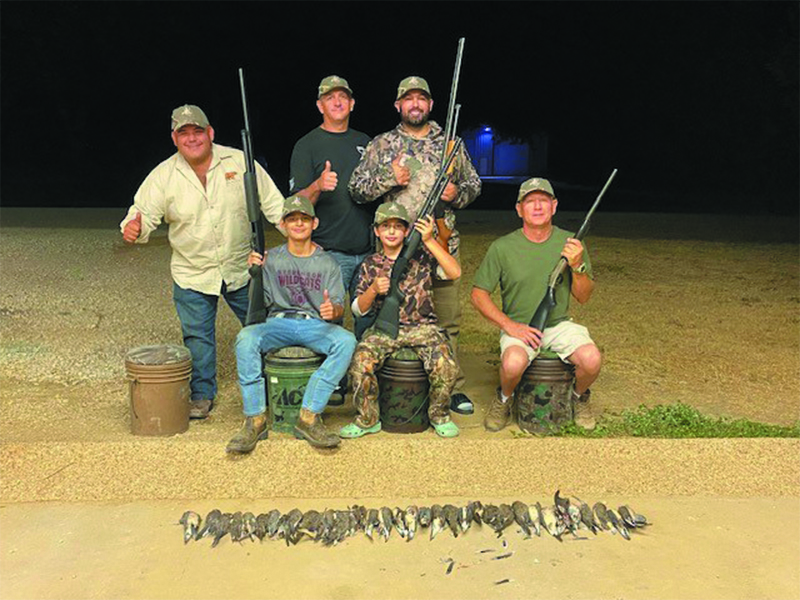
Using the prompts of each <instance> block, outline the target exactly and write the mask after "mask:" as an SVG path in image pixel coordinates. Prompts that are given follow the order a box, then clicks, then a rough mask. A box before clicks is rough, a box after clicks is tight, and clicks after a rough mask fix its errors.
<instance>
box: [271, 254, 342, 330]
mask: <svg viewBox="0 0 800 600" xmlns="http://www.w3.org/2000/svg"><path fill="white" fill-rule="evenodd" d="M325 290H328V294H329V295H330V297H331V302H333V303H334V304H338V305H340V306H341V305H342V304H343V303H344V284H343V283H342V271H341V269H340V268H339V265H338V264H337V263H336V261H335V260H334V259H333V258H332V257H331V255H330V254H328V253H326V252H325V251H324V250H323V249H322V248H320V247H319V246H317V245H315V246H314V253H313V254H312V255H311V256H294V255H293V254H291V253H290V252H289V249H288V248H287V246H286V244H284V245H283V246H278V247H277V248H270V249H269V251H268V252H267V260H265V261H264V302H265V304H266V305H267V306H268V307H269V314H268V315H267V317H272V316H274V315H275V313H278V312H284V311H297V312H303V313H306V314H307V315H310V316H312V317H314V318H315V319H321V318H322V317H321V316H320V314H319V307H320V305H321V304H322V302H323V300H324V292H325Z"/></svg>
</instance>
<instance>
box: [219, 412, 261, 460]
mask: <svg viewBox="0 0 800 600" xmlns="http://www.w3.org/2000/svg"><path fill="white" fill-rule="evenodd" d="M267 425H268V423H267V419H266V417H265V418H263V419H261V424H260V425H258V426H256V419H255V417H246V418H245V420H244V425H242V428H241V429H240V430H239V431H238V433H237V434H236V435H234V436H233V437H232V438H231V441H230V442H228V445H227V446H226V447H225V452H228V453H237V454H248V453H250V452H252V451H253V449H254V448H255V447H256V444H257V443H258V442H259V441H261V440H265V439H267V435H269V429H268V427H267Z"/></svg>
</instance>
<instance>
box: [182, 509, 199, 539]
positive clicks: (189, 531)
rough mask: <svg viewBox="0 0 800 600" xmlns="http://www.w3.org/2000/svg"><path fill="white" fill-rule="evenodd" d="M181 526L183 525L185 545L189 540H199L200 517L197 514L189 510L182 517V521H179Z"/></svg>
mask: <svg viewBox="0 0 800 600" xmlns="http://www.w3.org/2000/svg"><path fill="white" fill-rule="evenodd" d="M178 523H180V524H181V525H183V543H184V544H185V543H187V542H188V541H189V540H196V539H198V537H197V534H198V533H200V515H198V514H197V513H196V512H194V511H191V510H187V511H186V512H185V513H183V516H181V520H180V521H178Z"/></svg>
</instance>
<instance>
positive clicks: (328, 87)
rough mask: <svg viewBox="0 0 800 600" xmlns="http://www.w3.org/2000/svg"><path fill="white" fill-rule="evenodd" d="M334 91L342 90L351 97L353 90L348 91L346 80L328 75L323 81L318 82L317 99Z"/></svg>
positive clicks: (348, 85)
mask: <svg viewBox="0 0 800 600" xmlns="http://www.w3.org/2000/svg"><path fill="white" fill-rule="evenodd" d="M335 89H343V90H345V91H346V92H347V93H348V94H350V95H351V96H352V95H353V90H351V89H350V84H349V83H347V79H345V78H344V77H339V76H338V75H328V76H327V77H326V78H325V79H323V80H322V81H320V82H319V89H318V90H317V99H318V100H319V99H320V98H322V97H323V96H324V95H325V94H327V93H328V92H332V91H333V90H335Z"/></svg>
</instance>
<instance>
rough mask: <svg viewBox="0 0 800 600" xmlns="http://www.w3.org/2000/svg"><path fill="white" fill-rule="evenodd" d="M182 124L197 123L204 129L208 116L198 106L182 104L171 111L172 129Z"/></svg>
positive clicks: (174, 129)
mask: <svg viewBox="0 0 800 600" xmlns="http://www.w3.org/2000/svg"><path fill="white" fill-rule="evenodd" d="M184 125H197V126H198V127H202V128H203V129H205V128H206V127H208V117H206V113H204V112H203V110H202V109H201V108H200V107H199V106H195V105H194V104H184V105H183V106H179V107H178V108H176V109H175V110H173V111H172V131H176V130H178V129H180V128H181V127H183V126H184Z"/></svg>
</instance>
